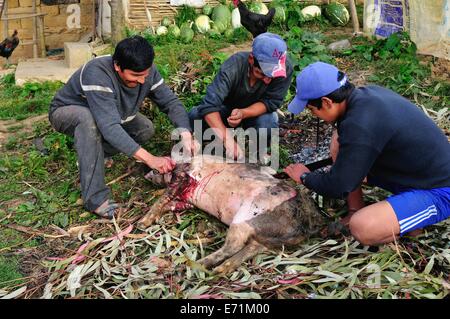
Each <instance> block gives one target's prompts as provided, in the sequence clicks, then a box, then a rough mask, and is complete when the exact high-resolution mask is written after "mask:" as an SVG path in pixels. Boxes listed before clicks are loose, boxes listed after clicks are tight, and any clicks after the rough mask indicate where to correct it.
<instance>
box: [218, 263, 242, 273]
mask: <svg viewBox="0 0 450 319" xmlns="http://www.w3.org/2000/svg"><path fill="white" fill-rule="evenodd" d="M234 270H236V266H235V265H234V264H233V263H231V262H224V263H223V264H221V265H220V266H217V267H216V268H214V269H213V273H215V274H218V275H226V274H229V273H230V272H232V271H234Z"/></svg>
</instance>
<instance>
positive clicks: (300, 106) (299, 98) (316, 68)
mask: <svg viewBox="0 0 450 319" xmlns="http://www.w3.org/2000/svg"><path fill="white" fill-rule="evenodd" d="M338 72H339V69H338V68H337V67H335V66H334V65H331V64H328V63H324V62H315V63H312V64H310V65H308V66H307V67H306V68H304V69H303V70H302V71H301V72H300V73H299V74H298V75H297V80H296V83H297V93H296V94H295V98H294V99H293V100H292V101H291V103H289V105H288V110H289V111H290V112H292V113H294V114H298V113H300V112H301V111H303V110H304V109H305V106H306V104H307V103H308V101H309V100H314V99H318V98H321V97H322V96H326V95H328V94H330V93H331V92H333V91H335V90H337V89H339V88H340V87H342V86H344V85H345V83H347V76H346V75H345V76H344V77H343V78H342V79H341V80H340V81H338V76H339V74H338Z"/></svg>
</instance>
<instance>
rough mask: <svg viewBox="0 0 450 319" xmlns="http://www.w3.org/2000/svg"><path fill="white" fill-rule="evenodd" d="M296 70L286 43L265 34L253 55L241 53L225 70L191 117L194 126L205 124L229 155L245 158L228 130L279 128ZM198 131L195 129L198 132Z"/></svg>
mask: <svg viewBox="0 0 450 319" xmlns="http://www.w3.org/2000/svg"><path fill="white" fill-rule="evenodd" d="M292 74H293V67H292V64H291V63H290V61H289V60H288V58H287V47H286V43H285V42H284V41H283V39H282V38H281V37H280V36H278V35H276V34H272V33H262V34H260V35H259V36H257V37H256V38H255V39H254V40H253V44H252V52H238V53H235V54H234V55H232V56H231V57H230V58H228V59H227V60H226V61H225V62H224V63H223V64H222V66H221V68H220V70H219V72H218V73H217V75H216V77H215V78H214V81H213V82H212V83H211V84H210V85H209V86H208V88H207V90H206V96H205V97H204V99H203V101H202V102H201V103H200V105H198V106H197V107H195V108H193V109H192V110H191V111H190V113H189V118H190V120H191V125H193V127H195V123H194V121H195V120H203V128H205V127H208V126H209V127H211V128H212V129H213V130H214V133H215V134H216V136H218V137H219V138H220V139H221V140H222V141H223V143H224V146H225V148H226V150H227V154H229V155H231V156H232V157H234V158H239V157H241V156H242V155H243V154H242V150H241V149H240V147H239V146H238V145H237V143H236V142H235V140H234V138H233V137H232V136H231V135H230V132H229V130H227V128H230V127H232V128H234V127H237V126H240V125H241V126H242V127H243V128H244V129H247V128H249V127H254V128H256V129H258V130H260V129H267V130H269V133H270V129H271V128H277V127H278V116H277V113H276V110H277V109H278V108H279V107H280V106H281V104H282V103H283V100H284V98H285V96H286V93H287V91H288V89H289V85H290V83H291V80H292ZM194 131H195V128H194Z"/></svg>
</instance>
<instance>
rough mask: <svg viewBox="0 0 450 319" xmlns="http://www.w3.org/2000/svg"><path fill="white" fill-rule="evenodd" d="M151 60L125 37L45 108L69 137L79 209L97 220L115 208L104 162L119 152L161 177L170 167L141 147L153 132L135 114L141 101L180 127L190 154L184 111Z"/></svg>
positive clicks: (143, 44) (144, 45)
mask: <svg viewBox="0 0 450 319" xmlns="http://www.w3.org/2000/svg"><path fill="white" fill-rule="evenodd" d="M153 60H154V50H153V48H152V46H151V45H150V44H149V43H148V42H147V41H146V40H145V39H144V38H142V37H140V36H134V37H131V38H126V39H124V40H122V41H121V42H119V43H118V44H117V46H116V49H115V52H114V55H113V56H103V57H98V58H96V59H93V60H91V61H89V62H88V63H86V64H85V65H83V66H82V67H81V68H80V69H79V70H77V71H76V72H75V73H74V74H73V75H72V77H71V78H70V79H69V81H68V82H67V83H66V85H65V86H64V87H63V88H62V89H61V90H59V91H58V92H57V93H56V95H55V97H54V99H53V101H52V102H51V105H50V111H49V120H50V123H51V124H52V126H53V128H54V129H55V130H57V131H58V132H61V133H64V134H67V135H69V136H73V137H74V142H75V148H76V151H77V157H78V163H79V169H80V181H81V193H82V198H83V201H84V205H85V207H86V209H87V210H89V211H92V212H94V213H96V214H97V215H99V216H101V217H106V218H112V217H113V216H114V214H115V212H116V210H117V207H118V205H117V204H116V203H115V202H114V201H113V200H111V199H110V190H109V188H108V187H107V186H106V185H105V172H104V170H105V162H104V159H105V158H108V157H110V156H112V155H113V154H116V153H119V152H122V153H124V154H126V155H128V156H130V157H133V158H134V159H136V160H138V161H141V162H143V163H145V164H146V165H147V166H148V167H150V168H152V169H156V170H158V171H159V172H161V173H167V172H169V171H171V170H172V169H173V168H174V167H175V162H174V161H173V160H172V159H171V158H170V157H158V156H154V155H152V154H150V153H149V152H148V151H146V150H145V149H144V148H142V147H141V146H140V145H141V144H143V143H145V142H147V141H148V140H149V139H150V138H151V137H152V136H153V134H154V128H153V124H152V122H151V121H150V120H149V119H147V118H146V117H145V116H144V115H142V114H141V113H139V107H140V106H141V105H142V103H143V101H144V98H145V97H148V98H150V99H151V100H152V101H153V102H154V103H155V104H156V105H157V106H158V107H159V109H160V110H161V111H162V112H164V113H166V114H167V115H168V117H169V119H170V120H171V121H172V123H173V124H174V125H175V127H177V128H178V129H180V131H181V134H180V135H181V137H182V142H183V146H184V147H185V149H187V150H188V151H189V152H192V150H193V148H194V145H195V144H194V142H193V139H192V134H191V131H192V130H191V126H190V123H189V117H188V115H187V112H186V110H185V108H184V107H183V105H182V103H181V102H180V101H179V99H178V98H177V97H176V95H175V94H174V93H173V92H172V91H171V90H170V89H169V87H168V86H167V85H166V84H165V83H164V81H163V79H162V77H161V75H160V74H159V72H158V70H157V69H156V67H155V65H154V64H153Z"/></svg>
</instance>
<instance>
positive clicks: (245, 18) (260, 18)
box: [233, 0, 275, 38]
mask: <svg viewBox="0 0 450 319" xmlns="http://www.w3.org/2000/svg"><path fill="white" fill-rule="evenodd" d="M233 4H234V6H235V7H238V8H239V14H240V15H241V24H242V26H243V27H244V28H246V29H247V30H248V31H250V33H251V34H252V35H253V38H256V37H257V36H258V35H260V34H261V33H264V32H267V28H268V27H269V25H270V24H271V23H272V20H273V16H274V15H275V8H270V9H269V12H268V13H267V14H265V15H264V14H258V13H254V12H251V11H250V10H249V9H248V8H247V7H246V6H245V4H244V3H243V2H242V1H241V0H233Z"/></svg>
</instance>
